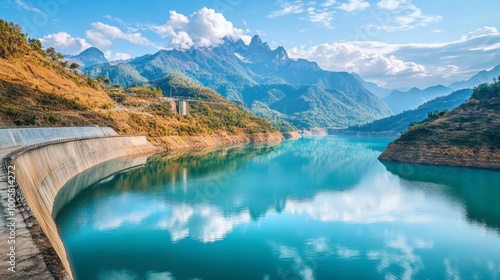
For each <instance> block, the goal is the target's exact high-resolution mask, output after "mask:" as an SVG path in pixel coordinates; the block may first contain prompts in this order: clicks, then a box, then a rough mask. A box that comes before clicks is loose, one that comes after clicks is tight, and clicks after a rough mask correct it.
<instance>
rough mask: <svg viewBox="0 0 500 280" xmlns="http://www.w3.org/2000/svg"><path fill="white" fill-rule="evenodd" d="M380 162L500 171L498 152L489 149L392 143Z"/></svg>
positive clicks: (499, 155)
mask: <svg viewBox="0 0 500 280" xmlns="http://www.w3.org/2000/svg"><path fill="white" fill-rule="evenodd" d="M379 159H380V160H383V161H392V162H405V163H419V164H429V165H446V166H457V167H468V168H483V169H493V170H500V150H498V149H496V148H493V149H492V148H490V147H474V148H466V147H456V146H446V145H442V146H429V145H425V144H408V143H401V142H394V143H391V144H389V146H388V147H387V149H386V150H385V151H384V152H383V153H382V154H381V155H380V157H379Z"/></svg>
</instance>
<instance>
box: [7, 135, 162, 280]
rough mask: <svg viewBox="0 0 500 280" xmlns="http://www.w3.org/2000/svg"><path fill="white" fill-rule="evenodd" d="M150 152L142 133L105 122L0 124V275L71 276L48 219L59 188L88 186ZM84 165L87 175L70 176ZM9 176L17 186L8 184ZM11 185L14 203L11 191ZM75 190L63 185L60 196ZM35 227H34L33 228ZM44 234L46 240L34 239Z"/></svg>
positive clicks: (138, 162)
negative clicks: (123, 130)
mask: <svg viewBox="0 0 500 280" xmlns="http://www.w3.org/2000/svg"><path fill="white" fill-rule="evenodd" d="M156 151H158V148H157V147H155V146H154V145H152V144H151V143H150V142H149V141H148V140H147V139H146V137H145V136H138V135H131V136H119V135H118V134H117V133H116V132H115V131H114V130H113V129H112V128H109V127H99V126H88V127H54V128H3V129H0V158H1V159H2V162H3V164H2V165H3V166H2V168H1V171H0V196H1V203H0V210H1V214H2V223H1V225H0V234H1V236H2V238H1V240H2V242H4V243H5V244H1V245H0V255H2V262H0V278H1V279H29V278H34V279H59V278H66V279H71V278H72V272H71V267H70V264H69V262H68V259H67V256H66V251H65V248H64V245H63V243H62V241H61V239H60V237H59V235H58V232H57V228H56V225H55V223H54V221H53V219H52V211H53V208H54V205H53V204H54V200H55V197H56V196H57V195H58V193H59V190H60V189H61V188H62V187H63V186H64V185H65V184H66V183H68V182H70V181H71V182H73V183H78V185H79V186H88V185H91V184H93V183H95V182H97V181H98V180H99V179H100V178H103V177H105V176H109V175H111V174H112V173H116V172H119V171H120V170H124V169H128V168H131V167H133V166H138V165H141V164H144V163H145V162H146V159H147V156H146V155H150V154H152V153H154V152H156ZM110 161H111V162H112V163H108V164H107V165H106V163H107V162H110ZM103 165H104V166H103ZM99 166H100V167H104V168H101V169H99ZM96 169H98V170H102V172H101V173H99V172H96ZM87 170H92V171H93V172H91V173H92V174H93V175H92V176H76V175H78V174H82V173H85V171H87ZM96 174H97V175H96ZM101 176H103V177H101ZM14 177H15V178H16V179H17V183H18V186H16V185H14V184H13V183H14V182H13V181H12V179H14ZM72 178H74V179H72ZM75 181H76V182H75ZM17 188H19V190H20V192H19V190H17ZM80 188H81V187H80ZM14 189H16V190H17V192H18V194H17V195H16V196H17V198H16V200H17V201H16V202H14V199H13V195H11V194H12V192H11V191H12V190H14ZM80 190H81V189H72V190H68V191H66V192H65V193H64V196H65V198H66V199H71V198H72V197H74V196H76V195H77V194H78V192H79V191H80ZM18 206H20V207H19V208H18ZM35 228H39V229H40V230H39V232H38V233H37V232H36V230H34V229H35ZM42 232H43V233H42ZM44 238H45V240H46V242H45V243H46V244H43V243H44V242H42V241H40V240H44ZM40 243H42V244H40ZM57 258H58V259H60V263H61V264H62V267H63V271H57V270H58V269H59V268H61V265H59V266H57V265H55V264H54V259H55V260H56V262H57ZM54 270H56V271H54Z"/></svg>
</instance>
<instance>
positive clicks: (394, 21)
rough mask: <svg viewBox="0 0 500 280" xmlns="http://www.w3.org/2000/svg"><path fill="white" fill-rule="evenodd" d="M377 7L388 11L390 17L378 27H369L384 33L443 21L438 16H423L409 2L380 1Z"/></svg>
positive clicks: (418, 9)
mask: <svg viewBox="0 0 500 280" xmlns="http://www.w3.org/2000/svg"><path fill="white" fill-rule="evenodd" d="M377 7H378V8H379V9H381V10H387V11H389V12H390V16H389V17H388V18H387V19H386V20H384V21H383V22H380V23H379V26H371V27H372V28H376V29H380V30H385V31H401V30H411V29H415V28H417V27H419V26H427V25H429V24H430V23H433V22H439V21H441V20H442V19H443V17H442V16H440V15H426V14H424V13H423V12H422V10H421V9H420V8H418V7H417V6H416V5H414V4H413V3H412V2H411V0H382V1H380V2H378V3H377Z"/></svg>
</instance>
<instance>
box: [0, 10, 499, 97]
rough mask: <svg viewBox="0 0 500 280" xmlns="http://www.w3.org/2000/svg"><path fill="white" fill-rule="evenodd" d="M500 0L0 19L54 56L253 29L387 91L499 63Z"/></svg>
mask: <svg viewBox="0 0 500 280" xmlns="http://www.w3.org/2000/svg"><path fill="white" fill-rule="evenodd" d="M499 10H500V1H491V0H462V1H452V0H441V1H427V0H293V1H283V0H261V1H255V0H253V1H251V0H198V1H193V0H191V1H190V0H185V1H180V0H149V1H132V0H121V1H111V0H110V1H78V0H43V1H42V0H4V1H2V3H0V18H2V19H5V20H8V21H13V22H15V23H17V24H19V25H21V27H23V29H24V31H25V32H27V33H28V35H29V36H30V37H33V38H39V39H41V40H42V42H43V44H44V46H45V47H55V48H56V50H58V51H59V52H61V53H63V54H78V53H79V52H81V51H83V50H84V49H86V48H88V47H91V46H95V47H97V48H99V49H101V50H102V51H103V52H104V53H105V55H106V57H107V58H108V59H109V60H123V59H129V58H133V57H138V56H142V55H144V54H151V53H155V52H157V51H158V50H160V49H172V48H177V49H188V48H194V47H213V46H217V45H218V44H220V43H221V42H222V40H223V38H226V37H229V38H232V39H235V40H236V39H238V38H241V39H243V40H244V41H246V42H248V41H249V40H250V38H251V37H252V36H253V35H259V36H260V37H261V38H262V40H263V41H265V42H268V43H269V45H270V46H271V47H272V48H276V47H278V46H283V47H285V49H287V51H288V53H289V55H290V57H292V58H295V59H296V58H305V59H308V60H311V61H316V62H317V63H318V64H319V65H320V66H321V67H322V68H323V69H325V70H330V71H347V72H355V73H357V74H359V75H360V76H361V77H362V78H364V79H365V80H367V81H371V82H375V83H377V84H378V85H380V86H383V87H386V88H411V87H414V86H416V87H419V88H425V87H428V86H433V85H437V84H443V85H449V84H451V83H453V82H455V81H461V80H464V79H467V78H469V77H471V76H472V75H474V74H475V73H477V72H478V71H481V70H489V69H491V68H493V67H495V66H496V65H499V64H500V32H499V29H500V16H498V11H499Z"/></svg>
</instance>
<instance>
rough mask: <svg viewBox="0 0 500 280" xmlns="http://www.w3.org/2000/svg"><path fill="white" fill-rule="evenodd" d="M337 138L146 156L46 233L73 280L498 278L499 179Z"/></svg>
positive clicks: (374, 143) (84, 197)
mask: <svg viewBox="0 0 500 280" xmlns="http://www.w3.org/2000/svg"><path fill="white" fill-rule="evenodd" d="M388 142H389V140H385V139H372V138H349V137H337V136H325V137H310V138H303V139H301V140H296V141H286V142H284V143H282V144H281V145H280V146H278V147H272V148H262V149H259V148H247V149H242V148H233V149H229V150H222V151H214V152H210V153H207V154H201V153H198V154H188V155H184V156H180V157H173V158H169V156H164V157H160V156H158V157H156V158H154V159H150V160H149V161H148V163H147V165H146V166H144V167H141V168H136V169H132V170H129V171H126V172H123V173H120V174H117V175H114V176H113V177H111V178H107V179H106V180H104V181H102V182H101V183H99V184H97V185H94V186H92V187H89V188H87V189H86V190H84V191H83V192H82V193H80V194H79V195H78V196H76V197H75V199H73V200H72V201H70V202H69V203H68V204H66V206H64V207H63V208H62V210H61V211H60V212H59V214H58V215H57V217H56V223H57V225H58V229H59V232H60V235H61V237H62V240H63V242H64V244H65V246H66V250H67V252H68V255H69V260H70V263H71V265H72V269H73V273H74V274H75V276H76V279H499V278H500V206H499V202H500V183H499V182H500V172H493V171H485V170H473V169H463V168H449V167H432V166H418V165H406V164H386V165H384V164H383V163H381V162H379V161H378V160H377V156H378V155H379V154H380V153H381V152H382V151H383V149H384V148H385V147H386V146H387V144H388Z"/></svg>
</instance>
